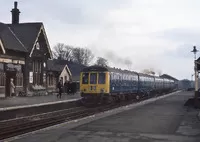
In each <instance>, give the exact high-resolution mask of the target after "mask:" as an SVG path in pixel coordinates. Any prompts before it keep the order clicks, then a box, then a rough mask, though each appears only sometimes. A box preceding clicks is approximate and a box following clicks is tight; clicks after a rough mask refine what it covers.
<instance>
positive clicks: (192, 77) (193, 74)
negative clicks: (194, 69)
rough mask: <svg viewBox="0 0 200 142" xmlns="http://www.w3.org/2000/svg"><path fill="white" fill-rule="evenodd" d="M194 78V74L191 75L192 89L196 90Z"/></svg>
mask: <svg viewBox="0 0 200 142" xmlns="http://www.w3.org/2000/svg"><path fill="white" fill-rule="evenodd" d="M193 76H194V74H191V88H194V87H193V86H194V82H193Z"/></svg>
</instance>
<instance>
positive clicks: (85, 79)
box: [82, 73, 89, 84]
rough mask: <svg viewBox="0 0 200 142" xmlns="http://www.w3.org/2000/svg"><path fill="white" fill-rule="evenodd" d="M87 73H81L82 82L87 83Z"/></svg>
mask: <svg viewBox="0 0 200 142" xmlns="http://www.w3.org/2000/svg"><path fill="white" fill-rule="evenodd" d="M88 77H89V73H83V75H82V84H88Z"/></svg>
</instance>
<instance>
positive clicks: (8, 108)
mask: <svg viewBox="0 0 200 142" xmlns="http://www.w3.org/2000/svg"><path fill="white" fill-rule="evenodd" d="M79 99H80V98H77V99H70V100H63V101H55V102H47V103H40V104H32V105H21V106H13V107H4V108H0V111H8V110H14V109H22V108H30V107H39V106H45V105H53V104H59V103H67V102H73V101H77V100H79Z"/></svg>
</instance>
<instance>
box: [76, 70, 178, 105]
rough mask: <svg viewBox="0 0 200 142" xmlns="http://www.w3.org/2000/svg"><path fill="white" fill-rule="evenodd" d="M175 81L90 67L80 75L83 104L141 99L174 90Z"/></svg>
mask: <svg viewBox="0 0 200 142" xmlns="http://www.w3.org/2000/svg"><path fill="white" fill-rule="evenodd" d="M174 86H175V83H174V81H173V80H170V79H167V78H161V77H155V76H151V75H147V74H142V73H137V72H133V71H128V70H121V69H117V68H109V67H101V66H90V67H86V68H84V69H83V70H82V72H81V74H80V93H81V96H82V97H83V99H82V100H83V102H84V103H85V102H91V103H94V104H96V103H98V102H102V101H104V100H106V102H107V101H108V102H110V101H113V100H124V99H125V98H126V99H129V98H131V99H132V98H136V99H140V98H141V97H143V96H146V95H149V94H150V93H152V92H158V93H161V92H168V91H170V90H173V88H174Z"/></svg>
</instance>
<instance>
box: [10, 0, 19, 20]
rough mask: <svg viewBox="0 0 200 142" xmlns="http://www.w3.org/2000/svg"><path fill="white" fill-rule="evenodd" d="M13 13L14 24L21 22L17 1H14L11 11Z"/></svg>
mask: <svg viewBox="0 0 200 142" xmlns="http://www.w3.org/2000/svg"><path fill="white" fill-rule="evenodd" d="M11 13H12V24H19V13H20V11H19V9H18V8H17V2H16V1H15V2H14V8H13V9H12V11H11Z"/></svg>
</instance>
